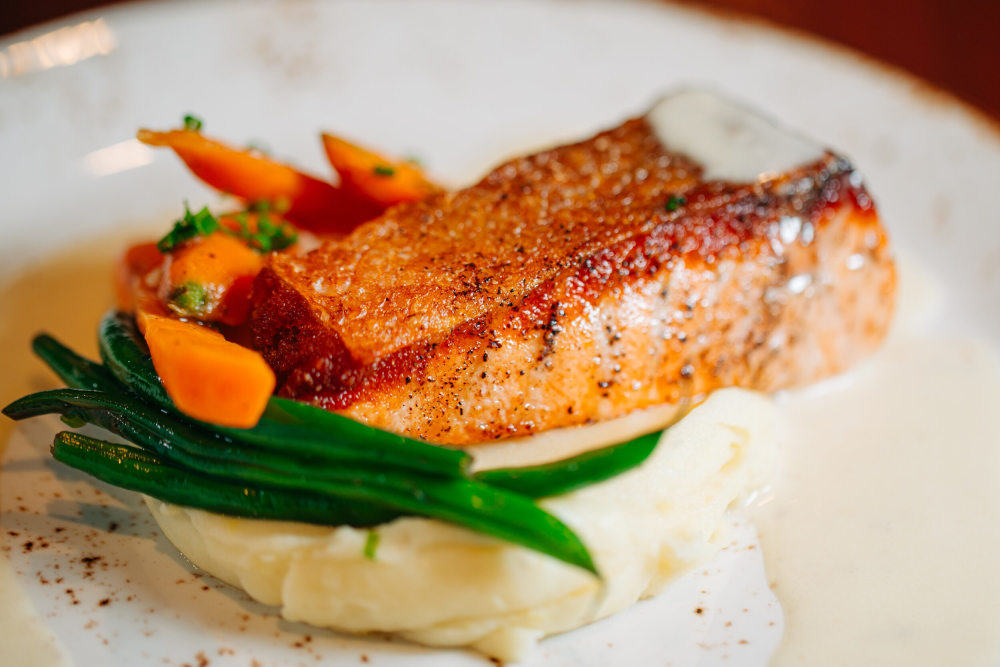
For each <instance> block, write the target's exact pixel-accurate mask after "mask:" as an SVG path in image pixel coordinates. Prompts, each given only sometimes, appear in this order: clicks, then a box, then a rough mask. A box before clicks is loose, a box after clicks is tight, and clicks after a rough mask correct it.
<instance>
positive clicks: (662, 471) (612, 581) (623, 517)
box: [147, 389, 776, 660]
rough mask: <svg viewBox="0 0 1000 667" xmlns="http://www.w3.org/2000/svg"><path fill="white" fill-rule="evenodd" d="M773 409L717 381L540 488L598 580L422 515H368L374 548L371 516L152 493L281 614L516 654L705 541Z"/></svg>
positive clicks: (674, 570)
mask: <svg viewBox="0 0 1000 667" xmlns="http://www.w3.org/2000/svg"><path fill="white" fill-rule="evenodd" d="M643 418H644V417H643V416H642V415H639V416H636V417H628V418H626V419H625V420H620V421H619V423H617V424H616V423H611V424H602V425H599V426H598V427H583V428H582V429H572V430H567V431H566V434H564V435H561V436H559V437H551V436H549V437H548V438H547V439H546V440H545V441H544V442H539V443H523V445H522V449H521V451H522V452H524V451H529V450H530V454H529V455H528V457H527V458H529V459H534V460H544V459H545V458H547V456H546V454H548V455H549V456H548V458H552V456H556V457H558V456H562V455H565V450H566V449H567V447H569V448H570V449H572V448H573V447H574V446H573V445H572V444H570V445H567V444H566V443H567V442H568V443H579V442H581V441H582V439H581V434H582V433H583V432H585V431H587V429H594V428H602V429H604V430H605V431H606V430H607V429H608V428H609V426H610V427H618V428H619V429H620V431H619V432H623V431H629V430H632V429H635V428H636V424H637V420H638V421H641V420H642V419H643ZM645 419H647V420H648V419H649V416H648V415H646V416H645ZM775 422H776V416H775V409H774V407H773V406H772V404H771V403H770V401H769V400H768V399H767V398H765V397H762V396H760V395H758V394H754V393H751V392H747V391H743V390H737V389H728V390H724V391H720V392H717V393H715V394H713V395H712V396H711V397H710V398H709V399H708V400H707V401H706V402H705V403H703V404H702V405H700V406H699V407H697V408H696V409H694V410H693V411H692V412H691V413H690V414H689V415H688V416H686V417H685V418H684V419H683V420H681V421H680V422H679V423H678V424H677V425H675V426H674V427H673V428H672V429H670V430H669V431H668V432H667V434H666V435H665V436H664V438H663V439H662V440H661V442H660V445H659V446H658V447H657V449H656V450H655V451H654V453H653V454H652V456H650V458H649V459H648V460H647V461H646V462H645V463H644V464H643V465H642V466H640V467H639V468H636V469H634V470H631V471H629V472H627V473H625V474H622V475H619V476H618V477H615V478H612V479H610V480H608V481H606V482H603V483H600V484H595V485H593V486H590V487H586V488H584V489H581V490H578V491H575V492H572V493H568V494H565V495H563V496H559V497H555V498H550V499H547V500H544V501H541V504H542V505H543V506H544V507H545V508H546V509H547V510H549V511H550V512H552V513H553V514H555V515H556V516H558V517H559V518H560V519H562V520H563V521H564V522H566V523H567V524H568V525H569V526H570V527H571V528H573V530H574V531H576V533H577V534H578V535H579V536H580V538H581V539H582V540H583V542H584V543H585V544H586V545H587V547H588V548H589V549H590V552H591V554H592V555H593V557H594V561H595V563H596V564H597V567H598V569H599V570H600V572H601V573H602V575H603V578H604V581H603V586H602V582H601V581H599V580H598V579H596V578H595V577H593V576H591V575H589V574H588V573H586V572H584V571H582V570H580V569H577V568H574V567H571V566H569V565H566V564H564V563H562V562H559V561H557V560H555V559H552V558H549V557H547V556H544V555H542V554H539V553H536V552H534V551H530V550H528V549H525V548H523V547H519V546H515V545H512V544H508V543H505V542H502V541H500V540H497V539H494V538H491V537H487V536H484V535H479V534H477V533H474V532H471V531H468V530H465V529H463V528H459V527H456V526H452V525H449V524H445V523H442V522H439V521H435V520H431V519H423V518H401V519H397V520H395V521H392V522H391V523H388V524H385V525H382V526H378V527H377V528H374V529H372V530H374V531H376V532H377V534H378V538H379V539H378V546H377V550H376V553H375V555H374V558H369V557H366V556H365V553H364V551H365V544H366V541H367V539H368V535H369V532H370V530H369V529H357V528H351V527H347V526H342V527H322V526H312V525H306V524H299V523H288V522H276V521H259V520H249V519H233V518H228V517H223V516H219V515H216V514H211V513H208V512H204V511H201V510H196V509H188V508H183V507H177V506H174V505H169V504H167V503H163V502H160V501H156V500H151V499H148V500H147V502H148V503H149V506H150V509H151V510H152V512H153V515H154V516H155V517H156V520H157V521H158V522H159V524H160V527H161V528H162V529H163V532H164V533H165V534H166V536H167V537H168V538H169V539H170V540H171V541H172V542H173V543H174V544H175V545H176V546H177V548H178V549H180V550H181V551H182V552H184V553H185V554H186V555H187V557H188V558H190V559H191V561H192V562H193V563H194V564H195V565H197V566H198V567H200V568H202V569H204V570H206V571H208V572H210V573H211V574H213V575H215V576H216V577H218V578H220V579H222V580H224V581H226V582H228V583H230V584H233V585H234V586H239V587H240V588H243V589H244V590H246V591H247V593H249V594H250V595H251V596H252V597H254V598H256V599H257V600H260V601H261V602H264V603H266V604H272V605H276V606H279V607H280V608H281V614H282V615H283V616H284V617H285V618H287V619H289V620H292V621H304V622H306V623H311V624H313V625H318V626H327V627H331V628H335V629H338V630H344V631H347V632H354V633H364V632H372V631H383V632H393V633H397V634H399V635H400V636H402V637H405V638H407V639H410V640H413V641H416V642H420V643H422V644H428V645H432V646H470V647H472V648H475V649H477V650H479V651H482V652H483V653H486V654H488V655H491V656H495V657H498V658H501V659H505V660H516V659H517V658H519V657H520V656H522V655H524V652H525V651H526V650H528V649H529V648H530V647H531V646H533V645H534V643H535V642H536V641H537V640H538V639H540V638H541V637H544V636H546V635H550V634H553V633H557V632H563V631H565V630H570V629H572V628H576V627H579V626H581V625H584V624H586V623H590V622H592V621H594V620H597V619H599V618H602V617H604V616H608V615H610V614H613V613H615V612H617V611H620V610H621V609H624V608H625V607H627V606H628V605H630V604H632V603H634V602H635V601H636V600H639V599H641V598H645V597H649V596H651V595H655V594H656V593H657V592H658V591H660V590H662V589H663V587H664V586H665V585H666V584H668V583H669V582H670V581H671V580H672V579H674V578H675V577H677V576H678V575H680V574H682V573H684V572H685V571H686V570H688V569H690V568H691V567H693V566H694V565H696V564H697V563H699V562H701V561H703V560H705V559H706V558H708V557H710V556H711V555H713V554H714V553H715V551H716V550H717V549H718V546H719V543H720V542H721V535H720V534H719V533H720V530H721V528H722V526H723V525H724V522H723V516H724V513H725V512H726V509H727V508H728V507H729V506H730V505H732V504H733V503H734V502H736V501H738V500H740V499H741V498H742V497H743V496H744V495H745V494H747V493H748V492H750V491H752V490H753V489H755V488H757V487H759V486H760V485H762V484H764V483H765V482H766V481H767V479H768V477H769V475H770V468H771V464H772V460H773V454H774V440H775V438H774V431H775ZM567 434H568V435H567ZM560 437H561V438H562V441H561V442H560ZM619 439H620V438H619ZM494 447H500V448H503V447H505V446H504V445H499V446H494ZM508 449H509V447H508ZM484 456H488V457H489V458H490V461H489V465H490V466H499V465H505V464H506V463H505V459H507V460H510V461H511V462H512V463H516V464H518V465H520V464H522V463H523V458H524V457H523V455H518V456H516V457H515V455H513V454H512V455H511V456H505V455H504V450H503V449H497V450H494V451H493V452H492V453H490V452H489V450H486V451H485V452H484ZM515 458H517V459H518V460H516V461H514V459H515Z"/></svg>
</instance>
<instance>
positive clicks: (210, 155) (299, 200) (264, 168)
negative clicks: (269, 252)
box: [136, 129, 381, 234]
mask: <svg viewBox="0 0 1000 667" xmlns="http://www.w3.org/2000/svg"><path fill="white" fill-rule="evenodd" d="M136 137H137V138H138V139H139V141H141V142H143V143H144V144H147V145H149V146H166V147H168V148H171V149H173V151H174V152H175V153H176V154H177V156H178V157H179V158H180V159H181V160H183V161H184V163H185V164H186V165H187V166H188V168H189V169H190V170H191V172H192V173H193V174H194V175H195V176H197V177H198V178H200V179H201V180H202V181H204V182H205V183H207V184H208V185H210V186H212V187H213V188H215V189H216V190H221V191H222V192H225V193H227V194H231V195H235V196H236V197H239V198H241V199H244V200H246V201H249V202H258V201H267V202H270V203H271V204H272V205H274V206H275V207H283V206H284V205H286V204H287V206H288V208H287V210H286V211H285V216H286V217H287V218H288V219H289V220H290V221H291V222H293V223H294V224H296V225H297V226H299V227H301V228H303V229H307V230H309V231H311V232H315V233H319V234H345V233H347V232H349V231H351V230H352V229H354V227H356V226H357V225H358V224H360V223H362V222H364V221H365V220H369V219H371V218H374V217H376V216H377V215H378V214H379V213H381V207H379V206H377V205H375V204H374V203H372V202H371V201H369V200H367V199H365V198H363V197H360V196H358V195H357V194H355V193H353V192H350V191H347V190H345V189H343V188H336V187H334V186H333V185H331V184H329V183H327V182H325V181H321V180H319V179H317V178H314V177H312V176H308V175H306V174H303V173H302V172H300V171H298V170H296V169H294V168H292V167H290V166H288V165H286V164H281V163H280V162H275V161H273V160H270V159H268V158H266V157H264V156H262V155H260V154H259V153H257V152H254V151H250V150H239V149H237V148H233V147H231V146H227V145H226V144H223V143H222V142H219V141H216V140H214V139H209V138H208V137H206V136H204V135H202V134H201V133H200V132H198V131H196V130H188V129H184V130H170V131H168V132H154V131H152V130H139V132H138V133H137V134H136Z"/></svg>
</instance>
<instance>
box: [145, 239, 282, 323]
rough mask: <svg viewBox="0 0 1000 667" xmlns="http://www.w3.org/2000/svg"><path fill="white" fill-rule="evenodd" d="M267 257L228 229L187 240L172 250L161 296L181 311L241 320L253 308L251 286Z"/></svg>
mask: <svg viewBox="0 0 1000 667" xmlns="http://www.w3.org/2000/svg"><path fill="white" fill-rule="evenodd" d="M263 266H264V257H263V256H262V255H261V254H260V253H258V252H256V251H254V250H252V249H251V248H250V247H249V246H248V245H247V244H246V243H244V242H243V241H241V240H240V239H237V238H234V237H232V236H229V235H228V234H224V233H222V232H215V233H213V234H210V235H209V236H205V237H201V238H198V239H196V240H194V241H190V242H188V243H185V244H184V245H183V246H181V247H179V248H176V249H175V250H174V251H173V252H171V253H170V254H169V255H167V262H166V264H165V267H164V274H163V282H162V284H161V286H160V297H161V298H162V299H163V302H164V303H165V304H166V305H167V307H168V308H170V310H172V311H173V312H174V313H176V314H177V315H180V316H181V317H194V318H197V319H199V320H205V321H211V322H222V323H223V324H231V325H237V324H241V323H242V322H243V321H244V320H246V317H247V313H248V312H249V309H250V287H251V285H252V284H253V279H254V277H255V276H256V275H257V274H258V273H259V272H260V270H261V269H262V268H263Z"/></svg>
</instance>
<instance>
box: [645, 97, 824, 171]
mask: <svg viewBox="0 0 1000 667" xmlns="http://www.w3.org/2000/svg"><path fill="white" fill-rule="evenodd" d="M646 122H648V123H649V124H650V125H651V126H652V128H653V131H654V132H655V133H656V136H657V137H659V139H660V142H661V143H662V144H663V146H664V147H665V148H667V149H669V150H670V151H673V152H676V153H680V154H682V155H685V156H687V157H688V158H690V159H692V160H694V161H695V162H697V163H698V164H700V165H701V166H702V167H703V168H704V172H703V174H702V176H703V178H704V179H705V180H708V181H713V180H720V181H734V182H751V181H757V180H764V179H767V178H770V177H771V176H774V175H776V174H779V173H782V172H785V171H788V170H790V169H794V168H795V167H799V166H802V165H804V164H808V163H810V162H814V161H816V160H818V159H820V158H821V157H823V155H824V154H825V151H824V149H823V147H822V146H820V145H819V144H817V143H815V142H813V141H810V140H809V139H806V138H804V137H801V136H799V135H798V134H795V133H793V132H789V131H788V130H787V129H785V128H783V127H781V126H779V125H777V124H775V123H774V122H772V121H771V120H770V119H769V118H766V117H765V116H762V115H760V114H758V113H757V112H755V111H752V110H751V109H748V108H746V107H744V106H742V105H740V104H737V103H735V102H733V101H731V100H728V99H726V98H723V97H719V96H718V95H715V94H713V93H709V92H706V91H703V90H683V91H680V92H677V93H674V94H673V95H669V96H667V97H664V98H663V99H662V100H660V101H659V102H657V103H656V104H654V105H653V108H652V109H650V110H649V112H648V113H647V114H646Z"/></svg>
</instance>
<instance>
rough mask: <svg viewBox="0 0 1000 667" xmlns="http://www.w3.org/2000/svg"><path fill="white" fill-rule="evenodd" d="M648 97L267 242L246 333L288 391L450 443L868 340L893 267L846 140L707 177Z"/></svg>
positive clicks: (796, 379)
mask: <svg viewBox="0 0 1000 667" xmlns="http://www.w3.org/2000/svg"><path fill="white" fill-rule="evenodd" d="M703 173H705V170H704V168H703V165H701V164H699V163H697V162H695V161H694V160H693V159H690V158H687V157H685V156H683V155H680V154H678V153H676V152H671V151H670V149H669V148H668V147H666V146H664V145H663V142H662V141H661V140H660V138H659V135H658V134H657V132H656V131H654V128H653V126H652V124H651V123H650V122H649V121H648V120H647V119H646V118H645V117H643V118H637V119H633V120H629V121H627V122H625V123H623V124H622V125H620V126H618V127H616V128H614V129H611V130H608V131H605V132H602V133H600V134H598V135H597V136H595V137H593V138H591V139H588V140H586V141H582V142H580V143H576V144H572V145H567V146H562V147H558V148H554V149H551V150H546V151H542V152H540V153H536V154H534V155H530V156H527V157H522V158H518V159H515V160H511V161H509V162H507V163H504V164H502V165H500V166H499V167H497V168H496V169H494V170H493V171H492V172H491V173H489V174H488V175H487V176H486V177H485V178H483V179H482V180H481V181H480V182H479V183H477V184H475V185H473V186H471V187H468V188H465V189H461V190H457V191H453V192H444V193H439V194H436V195H434V196H432V197H430V198H429V199H427V200H425V201H423V202H418V203H409V204H403V205H399V206H396V207H394V208H392V209H390V210H389V211H388V212H386V213H385V214H384V215H383V216H382V217H380V218H378V219H376V220H373V221H371V222H369V223H366V224H364V225H362V226H361V227H359V228H358V229H356V230H355V231H354V232H353V233H351V234H350V235H348V236H347V237H345V238H343V239H340V240H336V241H328V242H326V243H324V244H323V245H321V246H320V247H319V248H317V249H316V250H314V251H312V252H310V253H308V254H305V255H302V256H292V255H275V256H273V257H272V258H271V259H270V262H269V264H268V266H267V267H266V268H265V269H264V270H263V271H262V272H261V274H260V275H259V276H258V278H257V280H256V283H255V285H254V290H253V312H252V335H253V344H254V346H255V347H256V348H257V349H258V350H260V351H261V352H262V353H263V355H264V357H265V358H266V359H267V361H268V363H269V364H270V365H271V366H272V367H273V368H274V370H275V371H276V373H277V375H278V381H279V387H280V393H281V394H283V395H285V396H290V397H294V398H296V399H300V400H304V401H308V402H310V403H313V404H316V405H319V406H322V407H324V408H327V409H330V410H336V411H340V412H343V413H345V414H347V415H350V416H352V417H355V418H357V419H359V420H361V421H364V422H366V423H368V424H372V425H375V426H379V427H382V428H385V429H389V430H392V431H396V432H400V433H405V434H408V435H410V436H414V437H419V438H423V439H426V440H429V441H433V442H439V443H445V444H459V445H461V444H466V443H474V442H484V441H489V440H493V439H498V438H504V437H509V436H519V435H526V434H530V433H533V432H536V431H540V430H543V429H549V428H553V427H559V426H568V425H573V424H581V423H585V422H589V421H593V420H602V419H608V418H612V417H616V416H620V415H623V414H626V413H628V412H631V411H633V410H636V409H640V408H644V407H648V406H651V405H655V404H659V403H664V402H669V401H673V400H676V399H677V398H678V397H679V395H680V394H681V392H682V391H693V392H695V393H696V394H701V393H704V392H708V391H710V390H712V389H715V388H719V387H725V386H741V387H749V388H753V389H758V390H761V391H766V392H769V391H775V390H778V389H782V388H786V387H794V386H797V385H802V384H805V383H809V382H812V381H815V380H817V379H820V378H823V377H826V376H829V375H831V374H835V373H838V372H840V371H842V370H844V369H846V368H847V367H848V366H850V365H851V364H852V363H854V362H855V361H857V360H859V359H860V358H862V357H864V356H865V355H867V354H869V353H870V352H872V351H873V350H874V349H875V347H876V346H877V345H878V343H879V341H880V340H881V339H882V338H883V336H884V335H885V333H886V331H887V328H888V326H889V322H890V319H891V315H892V310H893V299H894V292H895V268H894V264H893V260H892V256H891V253H890V250H889V247H888V243H887V238H886V234H885V232H884V230H883V228H882V226H881V225H880V222H879V218H878V216H877V214H876V211H875V209H874V206H873V204H872V200H871V198H870V197H869V195H868V193H867V192H866V191H865V189H864V187H863V185H862V184H861V182H860V179H859V178H858V176H857V174H856V172H854V170H853V169H852V167H851V165H850V164H849V163H848V162H847V161H846V160H845V159H843V158H841V157H838V156H836V155H834V154H832V153H829V152H826V153H822V154H821V156H820V157H819V158H818V159H816V160H815V161H813V162H811V163H809V164H805V165H800V166H798V167H795V168H793V169H790V170H787V171H785V172H784V173H780V174H771V175H768V176H767V177H762V178H760V179H757V180H754V181H752V182H728V181H720V180H707V179H705V178H703V176H702V175H703Z"/></svg>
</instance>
